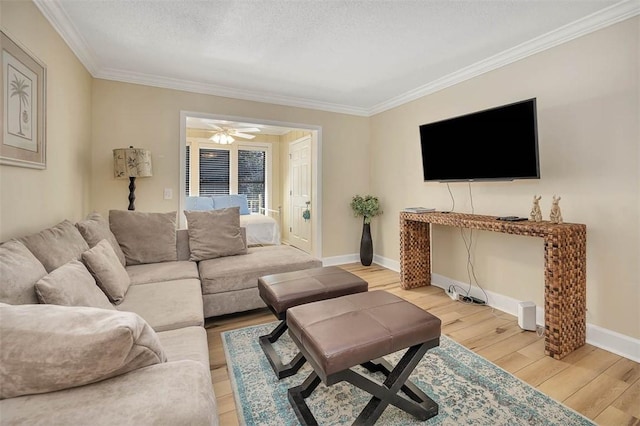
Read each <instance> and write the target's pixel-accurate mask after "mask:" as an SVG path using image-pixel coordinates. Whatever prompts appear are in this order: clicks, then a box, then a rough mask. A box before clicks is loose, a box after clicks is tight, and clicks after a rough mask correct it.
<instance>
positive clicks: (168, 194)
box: [164, 188, 173, 200]
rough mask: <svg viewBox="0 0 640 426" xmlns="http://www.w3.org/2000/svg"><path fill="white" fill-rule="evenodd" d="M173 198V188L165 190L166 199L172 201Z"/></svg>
mask: <svg viewBox="0 0 640 426" xmlns="http://www.w3.org/2000/svg"><path fill="white" fill-rule="evenodd" d="M172 198H173V190H172V189H171V188H165V189H164V199H165V200H170V199H172Z"/></svg>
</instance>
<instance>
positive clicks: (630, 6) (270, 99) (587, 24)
mask: <svg viewBox="0 0 640 426" xmlns="http://www.w3.org/2000/svg"><path fill="white" fill-rule="evenodd" d="M33 1H34V3H35V4H36V6H37V7H38V9H40V11H41V12H42V14H43V15H44V16H45V17H46V18H47V20H48V21H49V22H50V23H51V25H52V26H53V27H54V28H55V30H56V31H57V32H58V34H60V36H61V37H62V39H63V40H64V41H65V42H66V43H67V45H68V46H69V47H70V48H71V50H72V51H73V53H74V54H75V55H76V56H77V57H78V59H79V60H80V62H82V64H83V65H84V66H85V68H87V71H89V73H90V74H91V75H92V76H93V77H94V78H101V79H105V80H113V81H120V82H123V83H133V84H142V85H146V86H153V87H160V88H165V89H173V90H182V91H186V92H193V93H200V94H207V95H215V96H222V97H227V98H233V99H242V100H247V101H254V102H263V103H269V104H275V105H283V106H291V107H298V108H308V109H314V110H321V111H328V112H336V113H341V114H349V115H357V116H363V117H370V116H372V115H375V114H379V113H381V112H384V111H387V110H390V109H392V108H395V107H398V106H400V105H403V104H406V103H408V102H411V101H414V100H416V99H419V98H421V97H423V96H426V95H430V94H432V93H435V92H437V91H439V90H442V89H445V88H447V87H450V86H453V85H455V84H458V83H461V82H463V81H466V80H469V79H471V78H474V77H477V76H479V75H481V74H484V73H487V72H489V71H493V70H495V69H497V68H500V67H503V66H505V65H508V64H511V63H513V62H516V61H518V60H520V59H523V58H526V57H528V56H531V55H534V54H536V53H539V52H542V51H544V50H547V49H550V48H552V47H555V46H558V45H560V44H562V43H566V42H568V41H571V40H573V39H575V38H578V37H580V36H583V35H585V34H588V33H591V32H593V31H597V30H599V29H602V28H605V27H608V26H610V25H613V24H616V23H618V22H620V21H623V20H625V19H628V18H631V17H633V16H636V15H638V14H640V0H624V1H621V2H620V3H616V4H614V5H612V6H610V7H608V8H606V9H603V10H601V11H598V12H595V13H593V14H591V15H589V16H586V17H585V18H582V19H579V20H577V21H575V22H572V23H570V24H567V25H565V26H563V27H561V28H559V29H557V30H554V31H551V32H549V33H547V34H544V35H542V36H539V37H536V38H534V39H532V40H529V41H527V42H524V43H522V44H520V45H518V46H515V47H513V48H511V49H507V50H505V51H503V52H500V53H498V54H496V55H493V56H491V57H489V58H486V59H483V60H482V61H479V62H476V63H474V64H472V65H470V66H468V67H465V68H462V69H460V70H458V71H456V72H453V73H451V74H448V75H446V76H443V77H441V78H439V79H436V80H434V81H432V82H430V83H428V84H425V85H423V86H420V87H418V88H416V89H413V90H410V91H408V92H406V93H403V94H401V95H399V96H396V97H393V98H391V99H389V100H387V101H385V102H382V103H379V104H377V105H374V106H373V107H371V108H365V107H357V106H353V105H343V104H334V103H329V102H322V101H317V100H313V99H303V98H296V97H289V96H282V95H277V94H273V93H263V92H254V91H250V90H243V89H235V88H229V87H223V86H219V85H214V84H207V83H200V82H195V81H189V80H182V79H175V78H169V77H162V76H158V75H151V74H142V73H135V72H129V71H122V70H116V69H109V68H101V67H100V66H99V64H98V61H97V60H96V58H95V56H94V55H93V53H92V52H91V50H90V49H89V48H88V45H87V43H86V41H85V40H84V39H83V37H82V36H81V35H80V33H79V32H78V31H77V29H76V28H75V26H74V25H73V23H72V22H71V20H70V19H69V17H68V15H67V14H66V12H65V11H64V9H63V8H62V7H61V6H60V3H59V2H58V0H33Z"/></svg>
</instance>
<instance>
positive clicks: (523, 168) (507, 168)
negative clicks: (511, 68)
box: [420, 98, 540, 182]
mask: <svg viewBox="0 0 640 426" xmlns="http://www.w3.org/2000/svg"><path fill="white" fill-rule="evenodd" d="M420 144H421V147H422V170H423V174H424V180H425V181H438V182H455V181H491V180H514V179H539V178H540V165H539V161H538V132H537V119H536V98H532V99H527V100H524V101H519V102H515V103H512V104H509V105H503V106H499V107H495V108H491V109H487V110H483V111H478V112H474V113H471V114H466V115H462V116H459V117H454V118H449V119H446V120H442V121H438V122H435V123H428V124H423V125H421V126H420Z"/></svg>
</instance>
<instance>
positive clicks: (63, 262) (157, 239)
mask: <svg viewBox="0 0 640 426" xmlns="http://www.w3.org/2000/svg"><path fill="white" fill-rule="evenodd" d="M230 210H231V211H223V212H217V213H213V214H210V215H208V216H198V218H196V217H191V219H192V220H190V221H189V223H190V224H191V223H193V229H189V230H176V216H177V215H176V212H170V213H140V212H127V211H111V212H110V215H109V219H108V220H107V219H106V218H103V217H102V216H100V215H99V214H96V213H94V214H91V215H89V216H88V217H87V219H85V220H83V221H80V222H78V223H76V224H73V223H71V222H69V221H63V222H61V223H59V224H57V225H56V226H54V227H51V228H48V229H45V230H43V231H41V232H39V233H37V234H33V235H28V236H25V237H23V238H20V239H16V240H11V241H8V242H5V243H3V244H2V245H0V363H1V364H0V398H1V400H0V424H2V425H5V424H29V425H32V424H47V425H51V424H64V425H70V424H82V425H85V424H118V425H123V424H136V425H143V424H171V425H174V424H176V425H177V424H189V425H215V424H217V423H218V415H217V408H216V402H215V395H214V393H213V387H212V385H211V377H210V366H209V353H208V346H207V335H206V330H205V329H204V319H205V318H206V317H212V316H217V315H222V314H227V313H231V312H238V311H243V310H249V309H254V308H257V307H261V306H264V303H263V302H262V300H261V299H260V298H259V296H258V290H257V278H258V277H259V276H261V275H266V274H272V273H279V272H285V271H291V270H299V269H306V268H312V267H317V266H321V262H320V261H319V260H318V259H315V258H313V257H311V256H309V255H307V254H305V253H303V252H300V251H299V250H297V249H295V248H292V247H288V246H274V247H255V248H249V249H247V248H246V244H245V243H244V240H243V241H242V242H241V243H238V241H237V238H242V229H241V228H239V222H237V223H236V222H235V219H234V217H235V216H234V214H235V213H237V212H234V211H233V209H230ZM196 219H198V220H196ZM219 223H222V225H221V226H219V225H218V224H219ZM196 225H198V226H196ZM198 232H199V233H198ZM212 247H213V248H212ZM229 247H235V248H233V250H231V251H232V252H229ZM123 274H124V275H123Z"/></svg>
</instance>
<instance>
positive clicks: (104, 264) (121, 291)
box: [82, 240, 131, 305]
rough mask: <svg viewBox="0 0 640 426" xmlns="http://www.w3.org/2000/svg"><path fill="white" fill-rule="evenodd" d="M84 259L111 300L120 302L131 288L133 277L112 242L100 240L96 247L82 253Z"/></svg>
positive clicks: (97, 282) (116, 302)
mask: <svg viewBox="0 0 640 426" xmlns="http://www.w3.org/2000/svg"><path fill="white" fill-rule="evenodd" d="M82 261H83V262H84V264H85V266H86V267H87V269H88V270H89V272H91V275H93V278H95V280H96V284H98V287H100V288H101V289H102V291H103V292H104V294H106V295H107V297H108V298H109V300H110V301H111V302H112V303H115V304H116V305H118V304H120V303H121V302H122V300H123V299H124V295H125V294H126V293H127V290H128V289H129V285H130V284H131V279H130V278H129V274H128V273H127V270H126V269H124V266H122V264H121V263H120V260H118V256H116V253H115V252H114V251H113V248H111V244H109V242H108V241H107V240H102V241H100V242H99V243H98V244H96V246H95V247H93V248H92V249H89V250H87V251H85V252H84V253H82Z"/></svg>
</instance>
